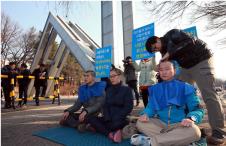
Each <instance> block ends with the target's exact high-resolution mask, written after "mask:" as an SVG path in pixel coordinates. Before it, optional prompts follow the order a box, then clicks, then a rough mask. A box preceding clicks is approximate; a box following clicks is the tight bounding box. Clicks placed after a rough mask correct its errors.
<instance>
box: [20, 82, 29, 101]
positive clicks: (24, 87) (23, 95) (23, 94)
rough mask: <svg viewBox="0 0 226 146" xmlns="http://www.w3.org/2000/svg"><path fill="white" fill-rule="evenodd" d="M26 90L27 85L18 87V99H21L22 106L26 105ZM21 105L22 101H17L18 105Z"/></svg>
mask: <svg viewBox="0 0 226 146" xmlns="http://www.w3.org/2000/svg"><path fill="white" fill-rule="evenodd" d="M27 89H28V85H19V98H20V99H22V98H23V97H24V99H23V101H24V102H23V104H27ZM21 104H22V101H21V100H20V101H19V105H21Z"/></svg>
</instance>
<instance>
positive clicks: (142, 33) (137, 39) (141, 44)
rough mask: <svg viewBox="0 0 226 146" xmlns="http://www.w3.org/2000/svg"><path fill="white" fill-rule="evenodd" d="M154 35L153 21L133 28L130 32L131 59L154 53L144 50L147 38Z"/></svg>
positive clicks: (150, 55)
mask: <svg viewBox="0 0 226 146" xmlns="http://www.w3.org/2000/svg"><path fill="white" fill-rule="evenodd" d="M151 36H154V23H151V24H149V25H145V26H143V27H140V28H137V29H134V30H133V33H132V59H133V60H139V59H146V58H150V57H153V56H154V54H152V53H149V52H147V51H146V48H145V43H146V41H147V39H148V38H149V37H151Z"/></svg>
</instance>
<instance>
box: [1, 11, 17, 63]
mask: <svg viewBox="0 0 226 146" xmlns="http://www.w3.org/2000/svg"><path fill="white" fill-rule="evenodd" d="M20 33H21V28H20V27H19V26H18V25H17V24H16V23H15V22H13V21H11V19H10V18H9V16H7V15H5V14H4V12H2V13H1V65H5V63H6V60H7V57H8V55H9V50H11V49H12V48H13V47H16V40H17V39H18V37H19V34H20Z"/></svg>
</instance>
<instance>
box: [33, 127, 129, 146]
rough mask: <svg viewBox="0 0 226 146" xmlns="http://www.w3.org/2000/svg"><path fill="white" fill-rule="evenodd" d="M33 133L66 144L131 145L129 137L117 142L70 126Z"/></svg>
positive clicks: (93, 145) (70, 145)
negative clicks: (80, 131) (81, 131)
mask: <svg viewBox="0 0 226 146" xmlns="http://www.w3.org/2000/svg"><path fill="white" fill-rule="evenodd" d="M33 135H35V136H39V137H42V138H46V139H48V140H51V141H53V142H56V143H59V144H63V145H66V146H130V142H129V139H128V140H123V141H122V142H121V143H120V144H116V143H113V142H112V141H110V140H109V139H108V138H107V137H106V136H104V135H101V134H98V133H92V132H85V133H79V132H78V131H77V130H76V129H74V128H68V127H56V128H50V129H47V130H44V131H39V132H35V133H34V134H33Z"/></svg>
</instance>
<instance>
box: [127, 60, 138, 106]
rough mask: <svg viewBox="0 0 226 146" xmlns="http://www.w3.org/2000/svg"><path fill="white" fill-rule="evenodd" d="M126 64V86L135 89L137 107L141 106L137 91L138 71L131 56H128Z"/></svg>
mask: <svg viewBox="0 0 226 146" xmlns="http://www.w3.org/2000/svg"><path fill="white" fill-rule="evenodd" d="M123 62H124V76H125V80H126V84H127V85H128V86H129V87H130V88H132V89H133V91H134V93H135V98H136V106H138V105H139V93H138V90H137V76H136V70H135V67H134V66H133V61H132V58H131V57H130V56H127V57H126V59H125V60H123Z"/></svg>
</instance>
